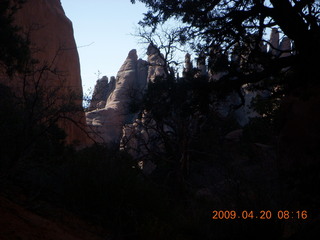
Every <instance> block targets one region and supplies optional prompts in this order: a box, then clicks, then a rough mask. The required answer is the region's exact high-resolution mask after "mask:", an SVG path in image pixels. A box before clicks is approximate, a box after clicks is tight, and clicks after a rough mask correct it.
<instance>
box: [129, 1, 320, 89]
mask: <svg viewBox="0 0 320 240" xmlns="http://www.w3.org/2000/svg"><path fill="white" fill-rule="evenodd" d="M139 1H140V2H142V3H144V4H145V5H146V6H147V8H148V9H149V10H148V12H147V13H145V17H144V19H143V21H141V22H140V24H141V25H142V26H152V27H153V30H155V29H156V28H157V27H158V25H159V24H162V23H164V22H166V21H168V20H169V19H172V18H173V19H175V20H176V21H178V22H182V23H183V24H184V25H185V27H183V29H181V30H180V31H179V33H180V39H179V40H178V41H177V42H180V43H189V44H191V45H192V46H193V48H194V49H197V50H198V52H199V53H201V52H202V53H205V54H206V55H207V56H208V55H209V52H210V48H215V47H216V46H219V47H220V48H222V50H223V51H224V52H225V53H226V54H228V55H231V54H232V52H233V51H235V50H237V51H238V52H239V51H240V52H246V54H245V56H246V58H245V59H244V60H245V62H246V63H247V66H249V67H250V65H251V64H255V65H257V64H258V65H260V67H259V68H253V69H251V71H250V72H247V73H246V72H243V71H240V72H232V73H231V72H230V73H229V74H228V75H227V76H226V77H225V78H224V79H222V80H223V81H224V80H227V81H224V82H226V83H221V84H222V85H223V84H224V85H231V88H233V89H237V88H239V86H242V85H243V84H244V83H252V82H259V81H261V80H264V79H266V77H271V76H276V75H278V73H279V70H281V69H283V68H286V67H290V68H291V69H292V70H293V71H294V72H295V77H294V78H292V79H290V81H289V83H288V84H289V85H290V87H289V88H288V89H287V90H288V91H292V89H293V88H297V87H298V86H307V85H309V84H311V85H312V84H316V83H317V82H318V80H317V79H319V71H317V70H316V69H317V66H316V63H315V61H314V60H313V59H317V57H318V56H319V55H320V47H319V39H320V28H319V11H320V5H319V3H318V2H317V1H309V0H299V1H298V0H297V1H292V0H270V1H266V0H234V1H225V0H216V1H211V0H210V1H187V0H176V1H167V0H159V1H150V0H139ZM131 2H132V3H135V2H136V1H135V0H131ZM284 13H286V14H284ZM271 27H279V28H280V30H281V31H282V32H283V33H284V34H285V35H286V36H288V37H289V38H290V39H291V40H292V41H293V46H294V48H295V49H294V51H295V54H294V55H291V56H287V57H282V58H279V57H277V58H273V59H270V58H269V59H268V58H265V56H262V55H261V51H259V49H260V44H261V42H267V41H266V40H265V38H264V34H265V33H266V30H267V29H269V28H271ZM267 44H268V45H269V46H270V48H274V47H275V46H272V45H271V43H270V42H267ZM241 55H242V54H238V56H241ZM228 79H229V80H230V79H233V81H229V80H228Z"/></svg>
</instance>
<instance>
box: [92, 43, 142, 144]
mask: <svg viewBox="0 0 320 240" xmlns="http://www.w3.org/2000/svg"><path fill="white" fill-rule="evenodd" d="M147 75H148V64H147V62H146V61H144V60H141V59H138V56H137V52H136V50H135V49H134V50H131V51H130V52H129V54H128V57H127V59H126V60H125V61H124V63H123V65H122V66H121V68H120V70H119V71H118V74H117V77H116V82H115V88H114V90H113V91H112V92H111V93H110V95H109V97H108V99H107V101H106V104H105V107H104V108H102V109H96V110H93V111H90V112H88V113H87V114H86V118H87V124H88V126H89V128H90V129H91V136H92V137H93V138H94V139H95V141H96V142H100V143H119V142H120V138H121V135H122V127H123V125H124V124H125V123H129V122H132V121H133V119H134V116H133V114H131V113H130V109H129V107H130V104H131V103H132V102H133V101H134V100H135V99H139V98H140V97H141V96H142V93H143V90H144V89H145V87H146V84H147Z"/></svg>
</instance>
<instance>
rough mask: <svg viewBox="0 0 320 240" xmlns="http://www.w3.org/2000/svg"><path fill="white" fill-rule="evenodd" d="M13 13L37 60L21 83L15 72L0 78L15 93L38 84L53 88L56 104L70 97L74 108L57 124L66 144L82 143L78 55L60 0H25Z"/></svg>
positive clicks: (46, 90)
mask: <svg viewBox="0 0 320 240" xmlns="http://www.w3.org/2000/svg"><path fill="white" fill-rule="evenodd" d="M12 2H13V0H12ZM14 17H15V24H16V25H18V26H19V27H21V34H22V35H28V37H29V40H30V48H31V57H32V58H33V59H36V60H37V61H38V63H37V64H33V65H32V67H33V69H34V74H33V75H32V76H28V77H27V78H26V80H27V81H26V82H25V83H23V78H22V77H21V76H20V77H19V76H17V77H16V80H15V81H11V80H9V78H7V77H5V76H2V77H1V78H0V82H1V83H2V84H5V85H7V86H9V87H10V88H11V89H13V90H14V92H15V94H17V95H21V94H22V91H23V90H22V89H23V88H24V87H27V89H28V91H30V92H32V91H34V88H35V87H36V86H37V87H41V89H42V91H44V92H46V94H47V95H48V96H49V95H50V94H51V95H52V93H53V92H55V94H54V96H51V98H52V97H54V98H56V101H55V104H56V106H62V105H64V104H65V103H67V102H68V103H69V102H70V100H71V99H72V101H73V104H75V109H77V111H72V112H70V113H66V114H65V118H64V119H61V120H60V121H59V125H60V127H62V128H63V129H64V130H65V132H66V133H67V139H66V141H67V143H68V144H73V143H76V142H77V144H78V145H82V146H84V145H86V144H87V140H88V138H87V136H86V135H85V134H84V132H83V131H82V130H85V128H86V125H85V115H84V111H83V110H82V84H81V77H80V64H79V56H78V52H77V46H76V43H75V40H74V36H73V27H72V23H71V21H70V20H69V19H68V18H67V17H66V15H65V13H64V10H63V8H62V6H61V2H60V0H50V1H48V0H28V1H26V3H24V4H23V5H22V8H21V9H18V11H17V13H16V14H15V16H14ZM35 79H36V80H37V82H35ZM42 93H43V92H42ZM66 119H68V120H66ZM75 123H76V124H75ZM76 125H78V126H76ZM81 129H82V130H81Z"/></svg>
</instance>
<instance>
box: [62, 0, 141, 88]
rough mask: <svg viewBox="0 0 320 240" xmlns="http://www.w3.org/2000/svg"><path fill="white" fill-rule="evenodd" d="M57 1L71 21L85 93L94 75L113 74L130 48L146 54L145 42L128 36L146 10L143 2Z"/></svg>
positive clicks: (125, 0) (91, 83)
mask: <svg viewBox="0 0 320 240" xmlns="http://www.w3.org/2000/svg"><path fill="white" fill-rule="evenodd" d="M61 4H62V6H63V9H64V11H65V13H66V15H67V17H68V18H69V19H70V20H71V21H72V23H73V30H74V36H75V40H76V44H77V46H78V52H79V57H80V65H81V78H82V85H83V91H84V93H85V94H86V93H88V92H89V91H90V90H92V89H93V88H94V85H95V83H96V80H97V79H98V77H100V78H101V77H102V76H107V77H108V78H110V77H111V76H116V75H117V72H118V70H119V69H120V67H121V65H122V63H123V62H124V60H125V59H126V57H127V55H128V53H129V51H130V50H131V49H137V51H138V57H140V58H144V59H145V58H146V55H145V48H146V46H143V45H140V44H138V42H139V39H138V38H137V37H134V36H131V34H134V33H135V28H136V27H138V22H139V20H141V19H142V18H143V13H145V12H146V11H147V9H146V8H145V6H144V4H142V3H139V2H138V3H136V4H131V2H130V0H91V1H88V0H77V1H75V0H61Z"/></svg>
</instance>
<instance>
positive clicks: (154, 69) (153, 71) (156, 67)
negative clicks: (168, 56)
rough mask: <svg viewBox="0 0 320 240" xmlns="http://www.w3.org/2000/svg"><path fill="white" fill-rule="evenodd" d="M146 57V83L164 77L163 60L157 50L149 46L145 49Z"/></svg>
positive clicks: (151, 45)
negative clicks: (147, 65)
mask: <svg viewBox="0 0 320 240" xmlns="http://www.w3.org/2000/svg"><path fill="white" fill-rule="evenodd" d="M147 55H148V64H149V68H148V81H151V82H153V81H154V80H155V78H156V77H160V76H165V70H164V67H165V59H164V56H163V55H162V54H161V53H160V51H159V49H158V48H157V47H156V46H154V45H153V44H150V45H149V47H148V49H147Z"/></svg>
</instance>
